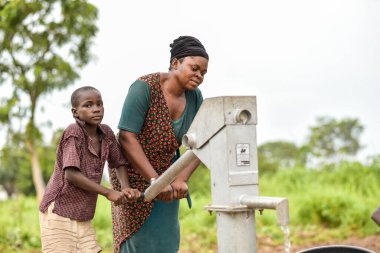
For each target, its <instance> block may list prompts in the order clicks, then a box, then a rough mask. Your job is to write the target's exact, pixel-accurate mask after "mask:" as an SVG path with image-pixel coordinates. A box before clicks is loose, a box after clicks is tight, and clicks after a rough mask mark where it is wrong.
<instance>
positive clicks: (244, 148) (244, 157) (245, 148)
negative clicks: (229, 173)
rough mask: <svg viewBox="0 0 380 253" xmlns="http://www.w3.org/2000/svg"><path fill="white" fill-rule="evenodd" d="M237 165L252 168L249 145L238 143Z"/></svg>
mask: <svg viewBox="0 0 380 253" xmlns="http://www.w3.org/2000/svg"><path fill="white" fill-rule="evenodd" d="M236 165H237V166H250V165H251V161H250V159H249V144H248V143H238V144H236Z"/></svg>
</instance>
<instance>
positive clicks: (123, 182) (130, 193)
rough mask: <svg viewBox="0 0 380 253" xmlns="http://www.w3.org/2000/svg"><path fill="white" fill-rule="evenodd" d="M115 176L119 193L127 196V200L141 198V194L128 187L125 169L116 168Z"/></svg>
mask: <svg viewBox="0 0 380 253" xmlns="http://www.w3.org/2000/svg"><path fill="white" fill-rule="evenodd" d="M116 176H117V179H118V180H119V182H120V186H121V191H122V192H123V193H124V194H125V196H127V198H128V199H138V198H139V197H140V196H141V192H140V191H139V190H137V189H132V188H131V187H130V186H129V181H128V174H127V167H125V166H124V165H122V166H120V167H118V168H116Z"/></svg>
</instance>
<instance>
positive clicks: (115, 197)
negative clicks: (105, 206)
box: [106, 189, 127, 206]
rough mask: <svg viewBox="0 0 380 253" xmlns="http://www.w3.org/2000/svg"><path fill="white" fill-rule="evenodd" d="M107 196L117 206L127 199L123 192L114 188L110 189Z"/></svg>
mask: <svg viewBox="0 0 380 253" xmlns="http://www.w3.org/2000/svg"><path fill="white" fill-rule="evenodd" d="M106 198H107V199H108V200H109V201H112V202H114V203H115V205H117V206H118V205H120V204H123V203H124V202H126V201H127V200H126V197H125V195H124V193H123V192H119V191H115V190H113V189H110V190H109V191H108V193H107V195H106Z"/></svg>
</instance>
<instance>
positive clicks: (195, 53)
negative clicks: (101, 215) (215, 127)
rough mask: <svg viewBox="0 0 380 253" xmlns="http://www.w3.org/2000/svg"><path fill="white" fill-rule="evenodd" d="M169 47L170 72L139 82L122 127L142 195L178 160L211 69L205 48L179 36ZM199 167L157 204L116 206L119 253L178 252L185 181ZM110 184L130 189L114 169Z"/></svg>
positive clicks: (125, 109) (132, 172) (126, 151)
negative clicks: (180, 203)
mask: <svg viewBox="0 0 380 253" xmlns="http://www.w3.org/2000/svg"><path fill="white" fill-rule="evenodd" d="M170 47H171V50H170V52H171V57H170V68H169V72H168V73H154V74H149V75H146V76H143V77H140V78H139V79H138V80H137V81H135V82H134V83H133V84H132V85H131V87H130V89H129V91H128V94H127V97H126V99H125V102H124V106H123V110H122V114H121V118H120V122H119V126H118V128H119V129H120V133H119V141H120V144H121V146H122V149H123V152H124V155H125V156H126V158H127V159H128V161H129V166H128V169H127V174H128V178H129V184H130V187H132V188H137V189H138V190H140V191H141V192H143V191H144V190H145V189H146V188H147V187H148V186H149V185H150V183H151V182H152V181H154V180H156V179H157V178H158V177H159V176H160V175H161V174H162V173H163V172H164V171H165V170H166V169H167V168H169V166H170V165H171V164H172V163H173V161H175V160H176V159H177V158H178V154H179V152H178V148H179V146H180V145H181V139H182V136H183V135H184V134H185V133H186V132H187V130H188V129H189V127H190V125H191V122H192V121H193V119H194V117H195V114H196V113H197V111H198V109H199V107H200V105H201V103H202V100H203V98H202V94H201V92H200V90H199V89H198V86H199V85H200V84H201V83H202V82H203V78H204V75H205V74H206V72H207V66H208V59H209V58H208V54H207V52H206V50H205V48H204V46H203V45H202V43H201V42H200V41H199V40H198V39H196V38H194V37H191V36H181V37H179V38H177V39H175V40H174V41H173V43H172V44H170ZM199 163H200V161H199V160H196V161H194V162H193V163H192V164H191V165H189V166H188V167H187V168H186V169H185V170H184V171H183V172H182V173H181V174H180V175H179V176H178V177H177V178H176V180H175V181H174V182H173V183H171V185H169V186H167V187H166V188H165V189H164V190H163V191H162V192H161V193H160V194H159V195H158V196H157V198H156V200H155V201H153V202H148V203H144V202H135V203H128V204H126V205H121V206H114V205H113V206H112V217H113V233H114V246H115V252H123V253H132V252H133V253H145V252H146V253H152V252H157V253H158V252H162V253H174V252H178V250H179V241H180V236H179V231H180V229H179V222H178V210H179V199H181V198H185V197H187V195H188V187H187V180H188V179H189V177H190V176H191V174H192V172H193V171H194V170H195V169H196V167H197V166H198V165H199ZM110 178H111V182H112V185H113V187H114V189H120V188H122V187H123V186H124V184H126V183H127V181H125V180H124V178H127V177H126V176H123V175H122V176H121V178H120V183H119V181H118V179H117V177H116V173H115V170H114V169H110Z"/></svg>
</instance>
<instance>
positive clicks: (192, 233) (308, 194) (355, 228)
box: [0, 0, 380, 252]
mask: <svg viewBox="0 0 380 253" xmlns="http://www.w3.org/2000/svg"><path fill="white" fill-rule="evenodd" d="M378 13H380V2H379V1H376V0H362V1H354V0H341V1H340V0H330V1H325V0H321V1H309V0H306V1H305V0H287V1H280V0H269V1H243V0H238V1H233V2H230V1H218V2H217V3H214V2H212V1H200V0H195V1H192V2H185V1H174V0H168V1H153V0H142V1H138V2H137V1H135V2H128V1H127V2H126V1H120V0H115V1H100V0H91V1H82V0H81V1H79V0H78V1H76V0H73V1H63V0H62V1H61V0H52V1H37V0H28V1H26V0H24V1H21V0H13V1H7V0H0V43H1V45H0V149H1V150H0V199H1V201H0V212H1V214H2V215H1V217H0V252H39V247H40V241H39V240H40V239H39V227H38V199H39V196H41V194H42V192H43V190H44V186H45V185H46V183H47V181H48V180H49V178H50V175H51V173H52V171H53V167H54V160H55V150H56V145H57V142H58V141H59V138H60V135H61V133H62V131H63V129H64V128H65V126H67V125H68V124H70V123H71V122H73V118H72V115H71V112H70V103H69V102H70V95H71V93H72V91H73V90H75V89H76V88H78V87H80V86H83V85H91V86H95V87H96V88H98V89H99V90H100V91H101V93H102V96H103V100H104V104H105V110H106V111H105V117H104V120H103V123H106V124H108V125H109V126H111V128H112V129H114V131H115V132H117V124H118V120H119V117H120V112H121V107H122V105H123V101H124V98H125V96H126V94H127V92H128V88H129V86H130V84H131V83H132V82H133V81H134V80H136V79H137V78H138V77H140V76H142V75H144V74H148V73H153V72H164V71H167V70H168V67H169V57H170V47H169V44H170V43H171V42H172V41H173V40H174V39H175V38H177V37H178V36H181V35H192V36H195V37H197V38H198V39H200V40H201V41H202V43H203V44H204V46H205V47H206V50H207V51H208V53H209V55H210V62H209V69H208V73H207V75H206V77H205V81H204V82H203V84H202V85H201V86H200V89H201V91H202V93H203V96H204V98H208V97H215V96H232V95H249V96H257V107H258V125H257V134H258V136H257V138H258V151H259V152H258V154H259V173H260V194H261V195H265V196H283V197H287V198H288V199H289V205H290V214H291V241H292V245H293V246H292V251H295V250H296V249H302V248H305V247H309V246H312V245H324V244H330V243H335V242H345V243H347V244H352V245H358V246H363V247H367V248H370V249H373V250H378V251H380V246H379V245H376V241H377V242H379V241H380V230H379V227H378V226H377V225H376V224H375V223H374V222H373V221H372V220H371V219H370V216H371V213H372V212H373V211H374V210H375V209H376V208H377V206H378V205H380V198H379V196H380V183H379V182H380V173H379V172H380V131H379V129H380V119H379V117H377V113H378V111H379V109H378V108H380V100H379V99H377V95H378V94H380V85H379V83H380V72H379V71H378V70H379V68H380V29H379V27H380V16H379V15H378ZM106 170H107V169H105V172H106ZM107 180H108V178H107V173H105V175H104V182H103V183H104V184H105V185H109V184H108V182H107ZM209 180H210V178H209V172H208V170H207V168H205V167H204V166H202V167H200V168H199V169H198V170H197V171H196V173H195V175H194V176H193V177H192V179H191V181H190V187H191V191H192V197H193V202H194V207H193V208H192V209H191V210H189V209H187V208H186V206H185V205H184V206H181V225H182V228H181V229H182V240H181V252H216V224H215V215H209V214H208V212H206V211H204V209H203V206H204V205H206V204H208V203H210V201H211V200H210V190H209V189H210V186H209V184H210V183H209ZM94 223H95V226H96V228H97V233H98V238H99V241H100V243H101V245H102V247H104V249H105V252H108V251H109V252H111V251H112V228H111V226H112V225H111V224H112V223H111V215H110V206H109V203H108V202H107V201H106V200H105V199H104V198H103V197H99V203H98V208H97V214H96V217H95V220H94ZM275 223H276V218H275V213H272V212H270V211H265V212H264V214H263V215H261V216H259V215H258V216H257V236H258V240H257V241H258V247H259V249H260V251H259V252H265V250H268V252H280V251H283V234H282V232H281V230H280V229H279V228H278V227H277V225H276V224H275ZM190 246H191V247H190ZM376 247H379V248H376ZM274 249H275V250H274Z"/></svg>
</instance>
